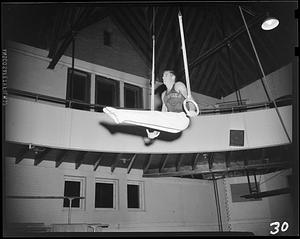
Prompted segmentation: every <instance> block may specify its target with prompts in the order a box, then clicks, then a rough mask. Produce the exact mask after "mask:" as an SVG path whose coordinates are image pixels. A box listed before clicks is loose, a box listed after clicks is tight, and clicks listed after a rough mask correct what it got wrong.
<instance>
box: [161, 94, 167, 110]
mask: <svg viewBox="0 0 300 239" xmlns="http://www.w3.org/2000/svg"><path fill="white" fill-rule="evenodd" d="M165 94H166V91H164V92H163V93H162V94H161V102H162V107H161V111H162V112H167V111H168V109H167V106H166V105H165V102H164V96H165Z"/></svg>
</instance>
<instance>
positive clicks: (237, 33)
mask: <svg viewBox="0 0 300 239" xmlns="http://www.w3.org/2000/svg"><path fill="white" fill-rule="evenodd" d="M263 16H264V15H260V16H257V17H255V18H254V19H252V20H251V21H249V23H248V28H251V27H252V26H253V25H255V24H257V23H258V22H259V21H260V20H261V19H262V17H263ZM245 31H246V28H245V26H244V25H242V26H241V27H239V28H238V29H237V30H236V31H235V32H233V33H232V34H230V35H229V36H227V37H226V38H224V39H223V40H222V41H221V42H219V43H217V44H216V45H215V46H214V47H212V48H211V49H209V50H208V51H206V52H204V53H203V54H201V55H199V56H198V57H197V58H196V59H194V60H193V61H192V62H190V63H189V68H190V69H192V68H193V67H195V66H196V65H198V64H200V63H201V62H202V61H204V60H206V59H207V58H208V57H209V56H211V55H212V54H214V53H216V52H217V51H218V50H219V49H221V48H222V47H224V46H225V45H226V44H227V42H228V41H234V40H235V39H236V38H237V37H239V36H240V35H241V34H242V33H244V32H245Z"/></svg>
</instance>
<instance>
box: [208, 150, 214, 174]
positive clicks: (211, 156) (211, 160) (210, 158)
mask: <svg viewBox="0 0 300 239" xmlns="http://www.w3.org/2000/svg"><path fill="white" fill-rule="evenodd" d="M207 160H208V168H209V170H211V169H212V168H213V167H214V153H209V154H208V159H207Z"/></svg>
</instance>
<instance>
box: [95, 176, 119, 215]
mask: <svg viewBox="0 0 300 239" xmlns="http://www.w3.org/2000/svg"><path fill="white" fill-rule="evenodd" d="M97 183H108V184H112V185H113V207H112V208H107V207H96V184H97ZM118 189H119V180H118V179H107V178H95V183H94V190H95V191H94V205H93V207H94V209H95V210H97V211H98V210H100V211H103V210H104V211H117V210H118V209H119V190H118Z"/></svg>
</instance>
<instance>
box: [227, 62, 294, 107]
mask: <svg viewBox="0 0 300 239" xmlns="http://www.w3.org/2000/svg"><path fill="white" fill-rule="evenodd" d="M292 79H293V77H292V64H291V63H290V64H288V65H286V66H284V67H282V68H280V69H278V70H277V71H274V72H272V73H270V74H269V75H267V76H266V82H267V85H266V88H267V91H268V92H269V93H270V95H271V96H272V97H273V99H277V98H279V97H282V96H285V95H291V94H292V86H293V82H292ZM240 93H241V97H242V99H247V103H248V104H253V103H260V102H266V101H268V98H267V95H266V93H265V91H264V88H263V84H262V82H261V80H260V79H258V80H256V81H255V82H253V83H251V84H249V85H247V86H245V87H244V88H242V89H240ZM234 100H236V95H235V92H234V93H232V94H230V95H228V96H226V97H224V98H223V101H234Z"/></svg>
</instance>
